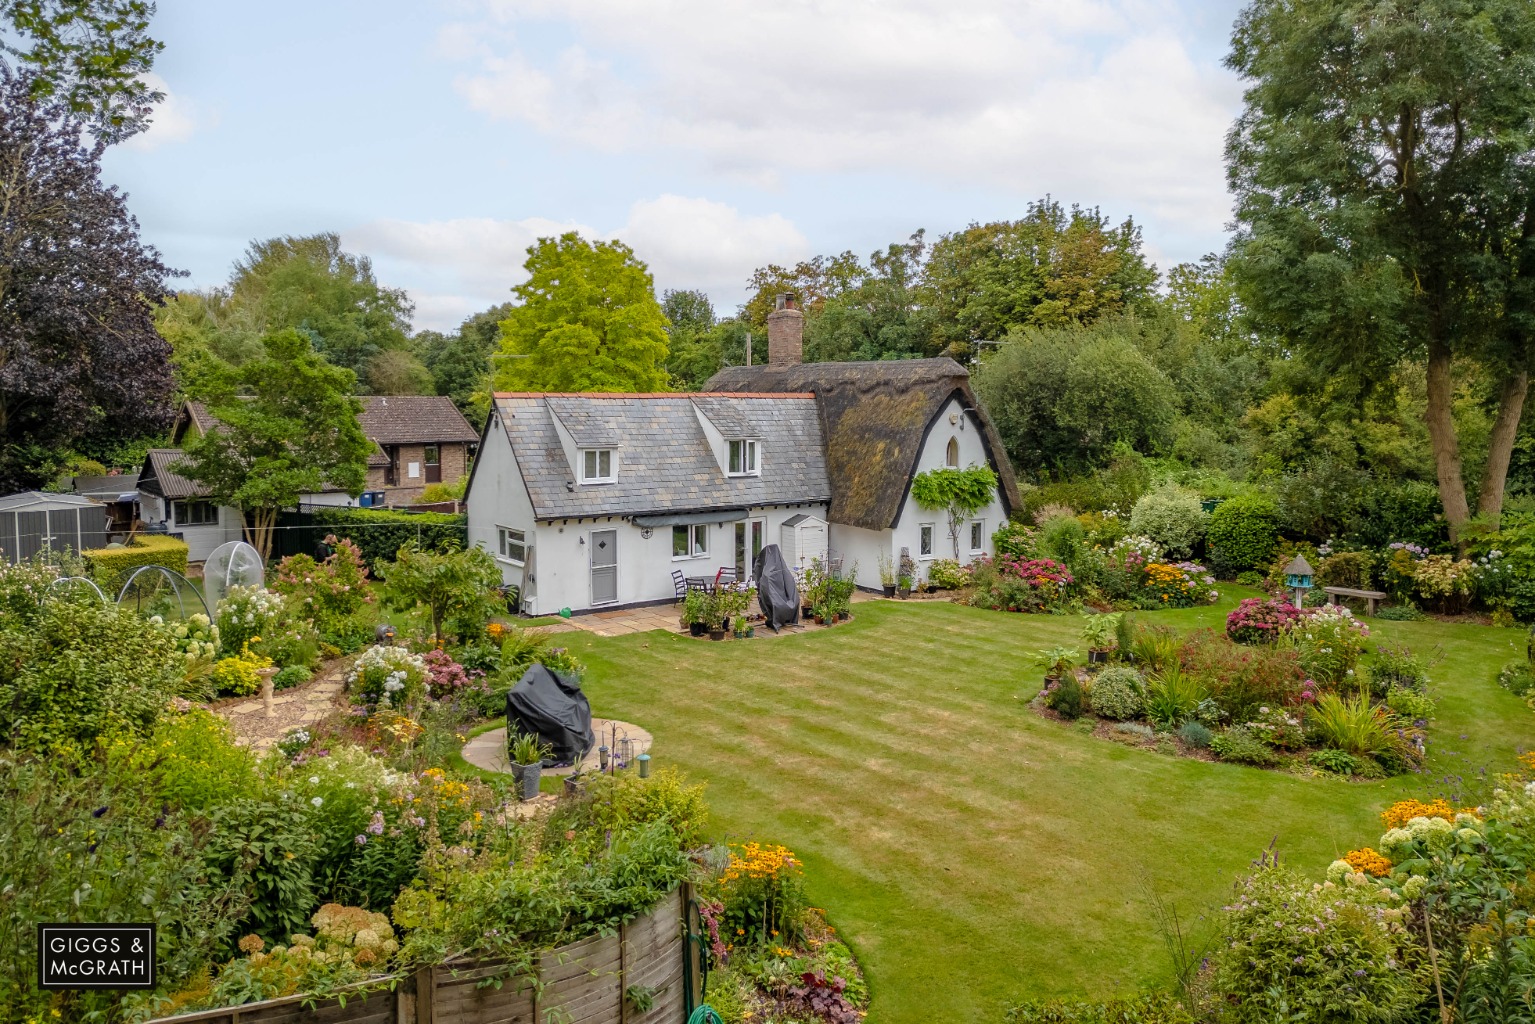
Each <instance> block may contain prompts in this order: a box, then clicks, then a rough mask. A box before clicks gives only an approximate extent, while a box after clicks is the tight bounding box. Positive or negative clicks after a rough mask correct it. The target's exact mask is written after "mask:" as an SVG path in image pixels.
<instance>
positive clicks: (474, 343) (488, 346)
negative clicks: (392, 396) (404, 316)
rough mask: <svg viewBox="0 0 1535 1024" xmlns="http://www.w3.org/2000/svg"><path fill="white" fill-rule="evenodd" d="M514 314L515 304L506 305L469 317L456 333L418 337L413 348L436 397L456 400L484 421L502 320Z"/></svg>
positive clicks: (475, 419) (476, 419)
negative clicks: (513, 305)
mask: <svg viewBox="0 0 1535 1024" xmlns="http://www.w3.org/2000/svg"><path fill="white" fill-rule="evenodd" d="M511 312H512V304H511V303H510V302H504V303H502V304H501V305H499V306H492V307H491V308H489V309H487V310H484V311H483V312H480V313H476V314H474V315H473V316H471V317H469V318H468V319H466V320H465V321H464V322H463V323H462V324H460V325H459V328H458V330H457V331H455V332H454V333H453V334H449V335H443V334H439V333H437V332H436V331H422V332H420V333H419V334H417V335H416V338H415V341H414V345H415V347H416V350H417V351H418V352H420V354H421V361H422V362H424V363H425V364H426V368H427V369H428V370H430V371H431V372H432V385H433V387H434V388H435V389H436V392H437V394H439V395H447V396H448V397H449V398H451V399H453V404H454V405H456V406H458V408H459V411H460V412H462V413H463V414H464V415H466V416H468V417H469V418H470V420H471V421H472V422H476V423H480V422H484V419H485V412H486V411H487V409H488V408H489V393H490V356H491V353H493V352H495V351H496V346H497V344H498V343H499V342H500V340H501V321H502V320H505V319H506V318H507V316H509V315H510V314H511Z"/></svg>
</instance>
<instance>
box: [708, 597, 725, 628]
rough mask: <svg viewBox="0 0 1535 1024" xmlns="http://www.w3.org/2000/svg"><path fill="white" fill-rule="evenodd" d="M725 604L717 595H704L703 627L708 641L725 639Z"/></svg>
mask: <svg viewBox="0 0 1535 1024" xmlns="http://www.w3.org/2000/svg"><path fill="white" fill-rule="evenodd" d="M725 618H726V615H725V602H724V601H723V600H721V595H720V594H719V593H713V594H705V595H704V626H705V627H706V628H707V629H708V632H709V639H710V640H723V639H725Z"/></svg>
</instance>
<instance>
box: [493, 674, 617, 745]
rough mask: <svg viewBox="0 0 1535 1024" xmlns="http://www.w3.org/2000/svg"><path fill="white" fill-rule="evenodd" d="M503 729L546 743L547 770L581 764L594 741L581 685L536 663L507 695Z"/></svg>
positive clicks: (588, 705)
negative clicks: (531, 736)
mask: <svg viewBox="0 0 1535 1024" xmlns="http://www.w3.org/2000/svg"><path fill="white" fill-rule="evenodd" d="M506 728H507V733H508V735H511V734H512V733H516V732H521V733H524V734H527V735H533V736H537V737H538V738H539V739H541V740H543V741H544V742H545V743H547V744H549V748H550V751H551V753H550V756H549V757H547V758H545V759H544V767H546V768H551V767H553V766H555V765H560V764H576V763H578V762H580V760H581V759H582V758H583V757H585V756H586V754H587V752H588V751H589V750H591V749H592V745H593V744H594V743H595V742H596V740H595V739H594V738H593V735H592V706H591V704H590V703H589V702H588V701H587V699H586V694H584V693H582V692H581V684H580V682H579V681H578V680H576V679H574V678H571V677H569V676H562V675H560V674H559V673H558V672H551V671H549V669H547V668H545V667H544V666H543V665H539V664H536V663H535V664H533V665H531V666H529V667H528V670H527V671H526V672H524V673H523V674H522V678H521V679H519V680H517V685H516V686H513V687H512V688H511V690H510V691H509V692H508V693H507V695H506Z"/></svg>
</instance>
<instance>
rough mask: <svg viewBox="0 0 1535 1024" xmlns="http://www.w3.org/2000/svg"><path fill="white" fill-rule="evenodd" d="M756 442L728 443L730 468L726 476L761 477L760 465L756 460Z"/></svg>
mask: <svg viewBox="0 0 1535 1024" xmlns="http://www.w3.org/2000/svg"><path fill="white" fill-rule="evenodd" d="M757 449H758V442H756V441H749V440H740V441H731V442H730V468H729V470H727V471H726V475H727V476H761V475H762V463H761V462H760V461H759V460H758V454H757Z"/></svg>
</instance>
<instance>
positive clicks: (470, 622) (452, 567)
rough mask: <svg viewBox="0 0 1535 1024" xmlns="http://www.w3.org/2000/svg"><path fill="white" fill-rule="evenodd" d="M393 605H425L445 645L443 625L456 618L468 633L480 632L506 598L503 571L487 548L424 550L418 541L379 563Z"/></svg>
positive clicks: (404, 607)
mask: <svg viewBox="0 0 1535 1024" xmlns="http://www.w3.org/2000/svg"><path fill="white" fill-rule="evenodd" d="M379 570H380V573H381V574H382V575H383V577H384V582H386V583H387V584H388V585H389V589H388V590H387V591H386V594H387V600H388V602H389V604H390V606H391V607H393V608H396V609H399V610H402V611H410V610H412V609H414V608H415V607H416V606H417V605H421V606H423V607H425V608H426V610H427V614H429V615H430V616H431V619H432V635H433V636H434V637H436V639H437V646H438V647H441V646H442V644H443V641H444V639H445V636H444V626H445V625H447V624H448V623H449V622H456V623H457V625H458V631H459V632H460V633H461V634H463V635H474V634H477V633H479V632H480V631H481V630H482V629H483V628H484V625H485V621H486V619H488V618H489V617H490V614H491V612H492V611H493V610H494V609H495V606H496V605H497V604H498V603H503V604H504V602H501V599H500V593H499V591H498V588H499V587H500V586H501V570H500V569H498V568H497V567H496V560H495V559H494V558H492V557H491V556H490V552H488V551H486V550H485V549H484V548H469V549H467V550H464V551H446V552H438V551H423V550H421V549H420V548H418V547H416V546H415V545H414V544H412V545H410V546H408V547H403V548H401V549H400V551H399V553H398V554H397V555H396V556H395V560H394V561H393V562H390V563H386V564H384V565H381V566H380V567H379Z"/></svg>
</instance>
